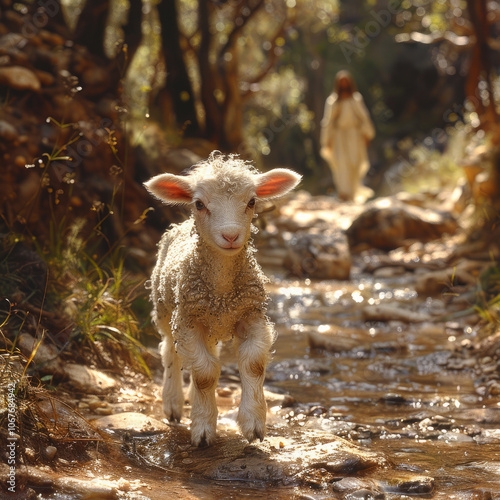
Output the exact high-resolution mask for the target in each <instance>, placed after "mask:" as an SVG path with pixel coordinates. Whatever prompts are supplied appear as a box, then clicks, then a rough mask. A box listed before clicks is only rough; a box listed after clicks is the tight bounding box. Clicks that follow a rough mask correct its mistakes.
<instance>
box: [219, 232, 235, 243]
mask: <svg viewBox="0 0 500 500" xmlns="http://www.w3.org/2000/svg"><path fill="white" fill-rule="evenodd" d="M238 236H239V233H236V234H234V233H231V234H223V235H222V237H223V238H224V239H225V240H226V241H228V242H229V243H234V242H235V241H236V239H237V238H238Z"/></svg>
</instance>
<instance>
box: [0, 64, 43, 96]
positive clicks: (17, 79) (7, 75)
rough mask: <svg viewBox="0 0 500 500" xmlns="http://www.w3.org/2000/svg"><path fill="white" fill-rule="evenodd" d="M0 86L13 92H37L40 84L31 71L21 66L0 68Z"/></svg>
mask: <svg viewBox="0 0 500 500" xmlns="http://www.w3.org/2000/svg"><path fill="white" fill-rule="evenodd" d="M0 84H1V85H6V86H7V87H10V88H12V89H15V90H31V91H33V92H39V91H40V88H41V83H40V80H39V79H38V77H37V76H36V75H35V73H33V71H31V70H29V69H28V68H24V67H22V66H7V67H4V68H0Z"/></svg>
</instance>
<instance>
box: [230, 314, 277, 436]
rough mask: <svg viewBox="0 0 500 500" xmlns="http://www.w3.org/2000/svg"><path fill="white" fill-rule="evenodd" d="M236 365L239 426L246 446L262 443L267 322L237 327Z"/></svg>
mask: <svg viewBox="0 0 500 500" xmlns="http://www.w3.org/2000/svg"><path fill="white" fill-rule="evenodd" d="M237 333H238V337H237V338H238V344H239V345H238V365H239V370H240V378H241V403H240V409H239V411H238V425H239V426H240V430H241V432H242V434H243V436H245V438H246V439H248V441H249V442H252V441H254V440H255V439H257V438H258V439H260V440H261V441H262V440H263V439H264V436H265V434H266V413H267V405H266V400H265V397H264V387H263V386H264V378H265V374H266V365H267V361H268V359H269V352H270V349H271V346H272V344H273V340H274V330H273V327H272V325H271V324H269V322H268V321H267V320H266V318H257V319H255V320H252V321H243V322H241V323H240V324H239V325H238V329H237Z"/></svg>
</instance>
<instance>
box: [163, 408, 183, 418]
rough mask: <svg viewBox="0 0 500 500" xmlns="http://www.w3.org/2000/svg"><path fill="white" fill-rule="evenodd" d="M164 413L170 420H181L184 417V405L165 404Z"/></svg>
mask: <svg viewBox="0 0 500 500" xmlns="http://www.w3.org/2000/svg"><path fill="white" fill-rule="evenodd" d="M163 413H164V414H165V417H166V418H167V419H168V421H169V422H180V421H181V418H182V407H181V408H175V407H174V406H173V405H172V406H171V405H165V404H164V405H163Z"/></svg>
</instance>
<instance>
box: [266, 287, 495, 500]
mask: <svg viewBox="0 0 500 500" xmlns="http://www.w3.org/2000/svg"><path fill="white" fill-rule="evenodd" d="M273 298H274V301H273V307H272V310H271V315H272V317H273V319H274V320H275V321H276V323H277V325H278V331H279V337H278V340H277V343H276V353H275V357H274V360H273V362H272V363H271V365H270V367H269V379H270V382H271V384H272V386H273V387H275V388H276V387H277V388H280V389H282V390H286V391H287V392H289V393H290V394H291V395H292V396H294V397H295V398H296V400H297V402H298V403H299V408H298V409H297V408H294V409H293V416H290V417H289V418H288V419H287V421H288V423H289V425H290V426H294V425H295V426H297V425H303V426H304V427H306V428H307V427H314V428H317V427H320V428H321V429H324V430H328V431H330V432H332V433H333V434H335V435H337V436H341V437H344V438H346V439H349V440H352V441H353V442H355V443H357V444H360V445H362V446H363V447H366V448H367V449H369V450H370V451H377V452H381V453H383V454H384V455H385V456H387V457H388V458H389V459H390V460H391V462H393V464H394V465H395V467H396V468H397V469H399V470H409V471H412V472H417V473H422V474H426V475H430V476H432V477H434V478H435V489H434V493H433V494H432V495H431V496H432V497H433V498H457V499H469V498H497V496H496V495H498V497H499V498H500V452H499V450H500V447H499V445H500V440H499V439H498V437H499V433H498V431H497V429H498V425H499V423H500V403H498V400H497V399H493V398H490V399H488V400H483V398H482V397H481V396H480V395H478V394H477V393H476V391H475V388H474V383H473V374H472V373H471V372H470V371H464V370H461V371H450V370H447V369H446V367H445V366H444V365H445V364H446V360H447V359H448V357H449V356H450V349H452V347H453V345H454V342H456V341H457V339H460V338H474V337H475V336H476V334H477V332H475V330H474V328H473V327H471V326H469V325H461V324H459V323H457V322H451V321H450V322H441V321H436V322H433V323H422V324H404V323H399V322H389V323H385V322H384V323H365V322H363V321H362V319H361V317H360V307H361V306H362V304H367V303H368V304H378V303H384V302H386V301H391V302H392V303H394V302H393V301H394V300H395V299H396V300H397V301H398V303H400V304H401V305H403V304H405V302H406V303H408V302H411V303H412V304H413V305H414V304H415V302H420V304H419V307H418V310H420V311H431V312H433V311H439V310H440V309H441V308H442V303H441V301H440V299H439V298H438V299H429V298H427V299H425V300H423V299H421V298H418V296H417V294H416V292H414V291H413V290H412V288H411V285H410V286H409V287H408V286H407V278H402V279H400V280H399V281H396V282H391V283H383V282H380V281H376V280H372V279H370V278H369V277H367V278H366V279H363V280H359V282H358V283H349V284H347V285H346V284H339V283H334V282H332V283H325V282H322V283H318V284H314V283H310V282H309V281H306V282H304V283H298V282H297V283H293V284H292V286H288V283H287V282H286V281H284V282H282V283H276V284H275V286H274V297H273ZM286 311H289V315H288V317H287V315H286ZM338 327H340V328H341V330H340V331H341V332H342V331H345V332H346V333H348V334H349V336H350V338H355V339H356V340H357V341H358V342H359V344H358V345H357V346H355V347H352V348H350V349H349V348H348V349H347V350H346V351H343V352H334V353H332V352H325V351H322V350H316V349H311V348H310V347H309V345H308V341H307V335H306V334H307V332H308V331H315V332H320V333H322V332H323V333H328V332H331V331H334V330H336V331H337V332H338V331H339V330H338ZM348 347H350V345H348ZM301 414H305V415H306V416H307V418H306V419H303V418H301V417H300V416H301ZM311 415H312V418H311ZM491 436H496V438H491ZM490 495H492V496H490Z"/></svg>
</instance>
